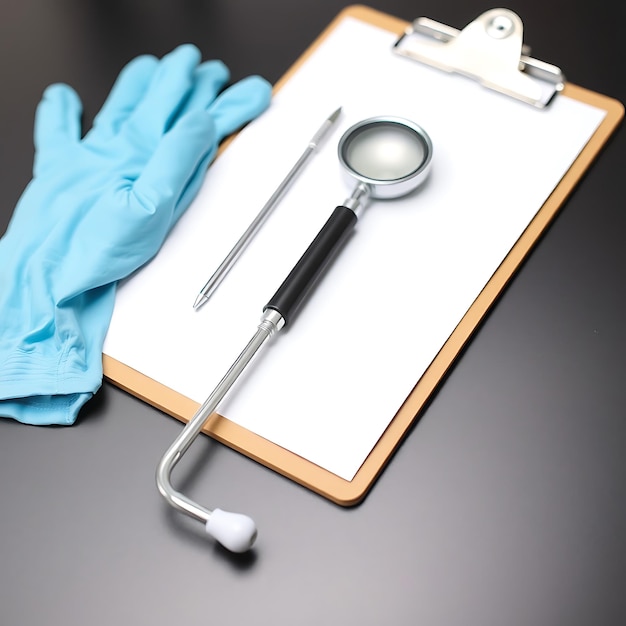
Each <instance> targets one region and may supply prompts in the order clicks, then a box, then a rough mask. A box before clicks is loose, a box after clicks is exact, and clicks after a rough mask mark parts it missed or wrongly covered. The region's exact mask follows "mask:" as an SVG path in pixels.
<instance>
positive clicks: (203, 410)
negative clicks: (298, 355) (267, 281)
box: [156, 309, 284, 524]
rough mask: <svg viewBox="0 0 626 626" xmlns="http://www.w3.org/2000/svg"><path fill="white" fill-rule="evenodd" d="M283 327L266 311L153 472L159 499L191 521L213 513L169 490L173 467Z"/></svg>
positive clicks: (280, 320) (205, 519) (205, 518)
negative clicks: (248, 368)
mask: <svg viewBox="0 0 626 626" xmlns="http://www.w3.org/2000/svg"><path fill="white" fill-rule="evenodd" d="M283 325H284V320H283V318H282V316H281V315H280V314H279V313H278V312H277V311H274V310H272V309H267V310H266V311H265V313H264V314H263V317H262V318H261V322H260V323H259V326H258V329H257V331H256V333H255V334H254V336H253V337H252V339H251V340H250V341H249V343H248V345H247V346H246V347H245V348H244V350H243V351H242V352H241V354H240V355H239V357H238V358H237V360H236V361H235V362H234V363H233V365H231V367H230V369H229V370H228V372H227V373H226V375H225V376H224V378H222V380H221V381H220V382H219V383H218V385H217V387H216V388H215V389H214V390H213V393H212V394H211V395H210V396H209V397H208V398H207V399H206V400H205V401H204V403H203V404H202V406H201V407H200V408H199V409H198V411H197V412H196V414H195V415H194V416H193V418H192V419H191V420H190V421H189V422H188V423H187V425H186V426H185V427H184V428H183V430H182V431H181V433H180V434H179V435H178V437H176V439H175V440H174V442H173V443H172V445H171V446H170V447H169V449H168V450H167V452H166V453H165V454H164V455H163V457H162V458H161V461H160V463H159V465H158V467H157V471H156V483H157V487H158V489H159V492H160V493H161V495H162V496H163V497H164V498H165V500H166V501H167V502H168V503H169V504H170V505H171V506H173V507H174V508H175V509H178V510H179V511H181V512H182V513H186V514H187V515H189V516H190V517H193V518H195V519H197V520H198V521H201V522H204V523H205V524H206V523H207V522H208V521H209V518H210V517H211V515H212V513H213V511H211V510H210V509H207V508H205V507H203V506H201V505H199V504H198V503H197V502H194V501H193V500H191V499H190V498H188V497H187V496H185V495H184V494H182V493H180V492H179V491H177V490H176V489H174V487H173V486H172V482H171V474H172V470H173V469H174V467H175V466H176V464H177V463H178V462H179V461H180V459H181V458H182V456H183V454H185V452H186V451H187V449H188V448H189V446H190V445H191V444H192V443H193V442H194V440H195V439H196V437H197V436H198V435H199V434H200V432H201V431H202V428H203V427H204V425H205V424H206V422H207V421H208V419H209V418H210V417H211V415H212V414H213V413H214V411H215V409H216V408H217V406H218V404H219V403H220V402H221V401H222V399H223V398H224V396H225V395H226V394H227V393H228V391H229V389H230V388H231V387H232V386H233V384H234V383H235V381H236V380H237V378H239V376H240V375H241V373H242V372H243V371H244V369H245V368H246V366H247V365H248V364H249V363H250V361H251V360H252V357H254V355H255V354H256V353H257V352H258V350H259V349H260V348H261V346H263V344H264V343H265V341H266V340H267V339H268V338H269V337H271V336H272V335H273V334H274V333H275V332H277V331H278V330H280V329H281V328H282V327H283Z"/></svg>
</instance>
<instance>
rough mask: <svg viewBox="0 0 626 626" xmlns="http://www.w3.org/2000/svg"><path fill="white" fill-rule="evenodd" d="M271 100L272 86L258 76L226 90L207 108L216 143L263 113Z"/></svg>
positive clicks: (246, 79) (245, 79) (250, 77)
mask: <svg viewBox="0 0 626 626" xmlns="http://www.w3.org/2000/svg"><path fill="white" fill-rule="evenodd" d="M271 98H272V86H271V85H270V84H269V83H268V82H267V81H266V80H265V79H263V78H261V77H260V76H249V77H248V78H244V79H243V80H240V81H239V82H238V83H235V84H234V85H233V86H232V87H229V88H228V89H226V91H224V92H223V93H222V94H220V95H219V97H218V98H217V99H216V100H215V102H214V103H213V104H212V105H211V106H210V107H209V108H208V111H209V113H211V115H212V116H213V119H214V120H215V127H216V129H217V136H218V141H221V140H222V139H224V137H227V136H228V135H230V134H231V133H233V132H235V131H236V130H237V129H238V128H240V127H241V126H243V125H244V124H246V123H247V122H249V121H250V120H252V119H254V118H255V117H257V116H258V115H260V114H261V113H262V112H263V111H265V109H267V107H268V106H269V104H270V100H271Z"/></svg>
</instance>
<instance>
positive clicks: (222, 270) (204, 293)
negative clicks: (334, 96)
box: [193, 107, 341, 309]
mask: <svg viewBox="0 0 626 626" xmlns="http://www.w3.org/2000/svg"><path fill="white" fill-rule="evenodd" d="M340 113H341V107H339V108H338V109H337V110H336V111H334V112H333V113H332V114H331V115H329V116H328V117H327V118H326V119H325V120H324V123H323V124H322V125H321V126H320V128H319V130H318V131H317V132H316V133H315V135H313V137H312V138H311V140H310V141H309V144H308V145H307V147H306V150H305V151H304V152H303V153H302V155H301V156H300V158H299V159H298V160H297V161H296V163H295V165H294V166H293V167H292V168H291V170H290V171H289V173H288V174H287V176H285V178H284V179H283V181H282V182H281V183H280V185H278V187H277V188H276V191H274V193H273V194H272V195H271V196H270V199H269V200H268V201H267V202H266V203H265V205H264V206H263V208H262V209H261V210H260V211H259V213H258V215H257V216H256V217H255V218H254V220H252V222H251V223H250V226H248V228H247V229H246V231H245V232H244V234H243V235H242V236H241V237H240V238H239V240H238V241H237V243H236V244H235V245H234V246H233V248H232V250H231V251H230V252H229V253H228V254H227V255H226V258H225V259H224V260H223V261H222V262H221V263H220V265H219V267H218V268H217V269H216V270H215V272H214V273H213V275H212V276H211V278H209V280H208V281H207V282H206V284H205V285H204V287H202V289H201V290H200V293H199V294H198V297H197V298H196V300H195V302H194V303H193V308H194V309H199V308H200V307H201V306H202V305H203V304H204V303H205V302H207V301H208V299H209V298H210V297H211V294H212V293H213V292H214V291H215V290H216V289H217V287H218V285H219V284H220V283H221V282H222V280H224V278H225V276H226V274H228V272H229V271H230V269H231V268H232V266H233V265H234V264H235V263H236V262H237V259H238V258H239V256H240V255H241V253H242V252H243V251H244V249H245V247H246V246H247V245H248V243H249V242H250V240H251V239H252V237H254V235H255V234H256V233H257V231H258V230H259V228H260V227H261V224H263V222H264V221H265V219H266V218H267V217H268V215H269V214H270V212H271V211H272V209H273V208H274V207H275V206H276V205H277V204H278V203H279V201H280V200H281V198H282V197H283V195H284V194H285V192H286V191H287V189H288V188H289V186H290V185H291V183H292V182H293V181H294V179H295V178H296V176H297V175H298V174H299V173H300V172H301V171H302V169H303V168H304V166H305V164H306V163H307V161H308V160H309V158H310V157H311V155H312V154H313V153H314V152H315V150H316V149H317V147H318V146H319V144H320V142H321V141H322V139H324V137H325V136H326V134H327V133H328V131H329V129H330V128H331V127H332V126H333V124H334V123H335V121H336V120H337V118H338V117H339V114H340Z"/></svg>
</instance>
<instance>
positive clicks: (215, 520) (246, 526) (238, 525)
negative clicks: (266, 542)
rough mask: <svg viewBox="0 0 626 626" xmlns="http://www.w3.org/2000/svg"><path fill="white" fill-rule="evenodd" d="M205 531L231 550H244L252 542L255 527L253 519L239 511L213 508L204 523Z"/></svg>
mask: <svg viewBox="0 0 626 626" xmlns="http://www.w3.org/2000/svg"><path fill="white" fill-rule="evenodd" d="M206 531H207V533H208V534H209V535H211V537H213V538H214V539H216V540H217V541H219V542H220V543H221V544H222V545H223V546H224V547H225V548H228V550H230V551H231V552H246V550H249V549H250V548H251V547H252V545H253V544H254V542H255V540H256V536H257V529H256V524H255V523H254V520H252V519H250V518H249V517H248V516H247V515H241V513H229V512H228V511H222V510H221V509H215V510H214V511H213V512H212V513H211V516H210V517H209V519H208V521H207V523H206Z"/></svg>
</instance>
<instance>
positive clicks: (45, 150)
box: [33, 84, 83, 175]
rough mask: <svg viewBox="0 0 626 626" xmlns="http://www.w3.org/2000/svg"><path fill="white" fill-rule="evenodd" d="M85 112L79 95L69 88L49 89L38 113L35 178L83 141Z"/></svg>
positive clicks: (36, 122) (36, 120)
mask: <svg viewBox="0 0 626 626" xmlns="http://www.w3.org/2000/svg"><path fill="white" fill-rule="evenodd" d="M82 111H83V106H82V103H81V101H80V98H79V97H78V94H77V93H76V92H75V91H74V90H73V89H72V88H71V87H69V86H68V85H64V84H55V85H50V86H49V87H47V88H46V90H45V91H44V93H43V97H42V99H41V102H40V103H39V105H38V106H37V111H36V113H35V130H34V142H35V163H34V166H33V173H34V174H35V175H37V174H38V173H41V171H42V170H43V169H45V168H46V167H47V164H48V163H51V162H54V161H55V160H56V158H55V157H56V155H57V154H58V153H59V151H61V150H63V149H64V148H65V147H66V146H67V145H68V144H72V143H77V142H78V141H80V135H81V115H82Z"/></svg>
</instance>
